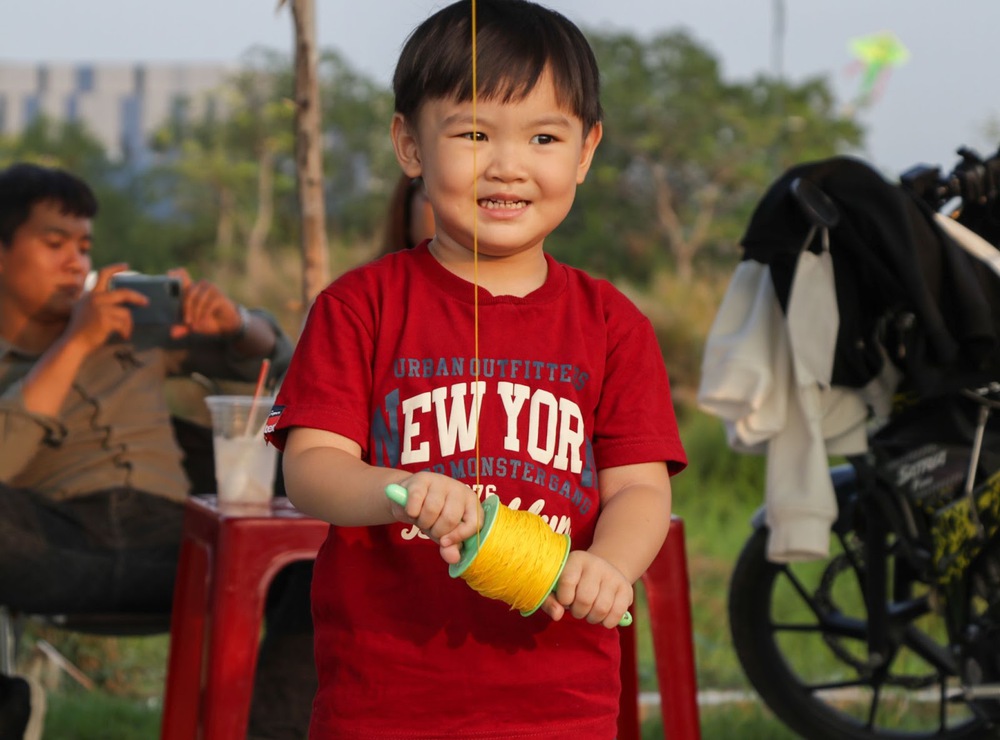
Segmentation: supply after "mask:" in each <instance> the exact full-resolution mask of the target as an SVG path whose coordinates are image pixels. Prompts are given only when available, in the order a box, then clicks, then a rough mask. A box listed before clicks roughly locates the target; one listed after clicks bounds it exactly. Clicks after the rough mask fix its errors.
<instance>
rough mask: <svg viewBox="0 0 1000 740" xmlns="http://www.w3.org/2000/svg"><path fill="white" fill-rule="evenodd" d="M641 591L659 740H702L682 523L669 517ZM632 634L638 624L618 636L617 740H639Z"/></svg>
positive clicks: (637, 679) (637, 692) (637, 700)
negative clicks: (659, 720)
mask: <svg viewBox="0 0 1000 740" xmlns="http://www.w3.org/2000/svg"><path fill="white" fill-rule="evenodd" d="M642 585H643V587H644V589H645V591H646V601H647V603H648V605H649V620H650V627H651V628H652V634H653V655H654V657H655V659H656V677H657V682H658V683H659V686H660V709H661V712H662V715H663V735H664V737H665V738H666V740H701V727H700V725H699V720H698V680H697V676H696V674H695V659H694V638H693V631H692V625H691V591H690V588H691V585H690V581H689V580H688V569H687V556H686V554H685V548H684V521H683V520H682V519H681V518H680V517H678V516H673V517H671V519H670V534H669V535H668V536H667V541H666V542H665V543H664V545H663V547H662V548H661V549H660V552H659V553H658V554H657V556H656V558H655V559H654V560H653V562H652V564H650V566H649V569H648V570H647V571H646V572H645V574H643V576H642ZM633 614H634V612H633ZM635 629H636V624H635V623H633V624H632V626H631V627H628V628H624V629H621V630H620V634H621V645H622V662H621V679H622V700H621V709H620V710H619V715H618V738H619V740H639V738H640V737H641V732H640V726H639V725H640V723H639V674H638V667H637V660H636V647H635Z"/></svg>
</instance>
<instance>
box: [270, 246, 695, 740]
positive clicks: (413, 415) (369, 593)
mask: <svg viewBox="0 0 1000 740" xmlns="http://www.w3.org/2000/svg"><path fill="white" fill-rule="evenodd" d="M547 262H548V275H547V279H546V281H545V284H544V285H543V286H542V287H540V288H539V289H538V290H536V291H534V292H533V293H531V294H529V295H527V296H525V297H523V298H516V297H512V296H498V297H494V296H492V295H490V294H489V293H487V292H486V291H485V290H483V289H481V288H480V289H479V358H480V359H479V363H478V364H479V368H478V369H479V373H478V375H479V380H478V382H479V383H480V384H481V385H480V391H479V396H480V398H481V414H480V419H479V425H478V426H479V434H480V453H479V457H478V461H479V463H478V464H479V482H480V484H481V485H482V488H483V490H482V491H480V496H481V497H483V496H485V495H489V494H496V495H498V496H499V497H500V500H501V501H502V502H503V503H505V504H507V505H508V506H510V507H511V508H515V509H530V510H531V511H534V512H535V513H538V514H540V515H541V516H543V517H545V518H546V520H547V521H548V522H549V523H550V525H551V526H553V528H554V529H555V530H556V531H558V532H565V533H567V534H569V535H571V537H572V543H573V548H574V549H585V548H587V547H588V546H589V545H590V543H591V540H592V538H593V533H594V525H595V522H596V519H597V515H598V510H599V497H598V491H597V470H598V469H602V468H607V467H615V466H619V465H626V464H633V463H641V462H650V461H666V462H667V464H668V465H669V468H670V471H671V473H676V472H678V471H679V470H681V469H682V468H683V467H684V465H685V462H686V461H685V457H684V451H683V449H682V447H681V442H680V439H679V438H678V434H677V425H676V421H675V418H674V413H673V408H672V404H671V400H670V388H669V384H668V381H667V374H666V370H665V368H664V366H663V359H662V356H661V353H660V350H659V347H658V346H657V343H656V338H655V336H654V334H653V329H652V326H651V324H650V322H649V321H648V320H647V319H646V318H645V317H644V316H643V315H642V314H641V313H640V312H639V311H638V310H637V309H636V308H635V306H634V305H633V304H632V303H631V302H630V301H629V300H628V299H627V298H626V297H625V296H623V295H622V294H621V293H620V292H619V291H618V290H616V289H615V288H614V287H613V286H612V285H611V284H610V283H608V282H606V281H601V280H595V279H593V278H591V277H589V276H587V275H586V274H585V273H583V272H581V271H579V270H575V269H572V268H569V267H567V266H565V265H562V264H559V263H558V262H556V261H555V260H553V259H552V258H551V257H547ZM473 305H474V301H473V285H472V284H470V283H468V282H466V281H464V280H462V279H461V278H459V277H457V276H455V275H453V274H451V273H450V272H448V271H447V270H445V269H444V268H443V267H442V266H441V265H440V264H439V263H438V262H437V260H436V259H435V258H434V257H433V256H432V255H431V254H430V252H429V251H428V249H427V247H426V244H424V245H421V246H419V247H417V248H416V249H413V250H409V251H406V252H399V253H395V254H391V255H388V256H387V257H384V258H382V259H379V260H377V261H375V262H373V263H371V264H368V265H365V266H363V267H361V268H359V269H356V270H354V271H352V272H350V273H348V274H346V275H344V276H343V277H341V278H340V279H338V280H337V281H335V282H334V283H333V284H332V285H331V286H329V287H328V288H327V289H326V290H325V291H323V293H321V294H320V295H319V297H318V298H317V300H316V303H315V305H314V306H313V308H312V310H311V312H310V315H309V319H308V321H307V323H306V326H305V329H304V331H303V334H302V337H301V339H300V340H299V343H298V346H297V348H296V352H295V355H294V357H293V359H292V363H291V366H290V368H289V371H288V375H287V376H286V378H285V380H284V383H283V385H282V387H281V391H280V392H279V394H278V399H277V403H276V406H275V413H274V414H272V418H273V419H275V424H274V431H272V432H271V433H270V434H269V438H270V440H271V441H272V442H274V443H275V444H277V445H279V446H280V445H281V444H282V443H283V441H284V434H285V433H286V432H287V429H288V428H290V427H295V426H302V427H311V428H316V429H325V430H329V431H332V432H336V433H338V434H341V435H343V436H346V437H349V438H350V439H353V440H355V441H356V442H357V443H358V444H359V445H361V448H362V455H363V457H364V459H365V460H366V461H368V462H369V463H371V464H373V465H380V466H389V467H396V468H402V469H406V470H411V471H414V472H416V471H419V470H434V471H437V472H440V473H444V474H446V475H449V476H451V477H453V478H456V479H458V480H462V481H465V482H467V483H469V485H470V486H474V485H475V484H476V466H477V455H476V447H475V436H476V435H475V432H476V421H475V417H474V415H473V413H472V412H473V410H474V406H475V404H474V399H475V397H476V396H475V389H474V388H473V384H474V383H475V382H476V379H475V377H474V375H475V374H476V364H477V362H476V353H475V343H474V330H473V325H474V311H473ZM312 600H313V617H314V622H315V629H316V663H317V670H318V673H319V686H320V687H319V692H318V694H317V697H316V701H315V704H314V708H313V718H312V728H311V735H310V737H311V738H314V739H315V740H320V739H322V740H330V739H331V738H373V739H374V738H378V739H379V740H385V739H386V738H432V737H434V738H443V737H450V738H527V737H536V738H546V740H553V739H554V738H566V739H567V740H569V739H572V740H581V738H604V739H605V740H606V739H607V738H612V737H614V736H615V733H616V728H615V723H616V717H617V714H618V702H619V694H620V690H621V687H620V684H619V678H618V662H619V644H618V632H617V630H608V629H605V628H604V627H601V626H595V625H591V624H588V623H586V622H585V621H581V620H576V619H573V618H572V617H571V616H569V615H567V616H566V617H565V618H564V619H563V620H562V621H560V622H553V621H552V620H551V619H550V618H549V617H548V616H547V615H545V614H544V613H542V612H541V611H539V612H536V613H535V614H534V615H532V616H530V617H522V616H521V615H520V614H519V613H518V612H517V611H512V610H511V609H510V607H508V606H507V605H506V604H504V603H502V602H500V601H496V600H491V599H488V598H486V597H484V596H482V595H480V594H478V593H477V592H475V591H474V590H473V589H472V588H470V587H469V586H468V585H467V584H466V583H465V582H464V581H462V580H461V579H452V578H451V577H450V576H449V575H448V569H447V565H446V564H445V563H444V561H442V560H441V558H440V556H439V554H438V548H437V545H435V544H434V543H433V542H431V541H430V540H428V539H426V538H424V537H423V536H422V535H420V534H419V533H417V532H416V531H415V528H411V527H408V526H404V525H402V524H393V525H387V526H378V527H331V528H330V534H329V536H328V538H327V540H326V543H325V544H324V545H323V548H322V550H321V551H320V553H319V557H318V558H317V561H316V566H315V570H314V576H313V588H312Z"/></svg>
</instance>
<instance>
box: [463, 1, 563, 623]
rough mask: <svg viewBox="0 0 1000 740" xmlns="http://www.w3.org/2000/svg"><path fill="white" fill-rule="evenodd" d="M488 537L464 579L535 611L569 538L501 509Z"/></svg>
mask: <svg viewBox="0 0 1000 740" xmlns="http://www.w3.org/2000/svg"><path fill="white" fill-rule="evenodd" d="M471 3H472V213H473V219H472V289H473V302H472V313H473V343H474V345H475V346H474V354H475V362H476V370H475V372H474V373H473V380H474V387H475V389H476V390H475V397H474V403H475V414H476V491H477V492H480V495H481V492H482V490H483V489H482V484H481V482H480V472H479V471H480V459H481V452H480V437H479V413H480V409H481V401H482V399H481V398H480V390H479V375H480V356H479V213H478V208H479V176H478V173H479V167H478V162H477V158H476V153H477V150H478V148H479V147H478V141H479V137H478V130H479V128H478V118H477V111H476V104H477V101H478V97H479V95H478V74H477V49H476V26H477V22H476V0H471ZM496 512H497V513H496V521H494V523H493V526H492V528H491V529H490V533H489V536H488V537H486V538H485V539H482V538H481V537H480V534H481V532H482V524H481V526H480V528H479V529H478V530H477V531H476V550H477V553H476V556H475V558H473V560H472V562H471V563H470V564H469V565H468V567H467V568H466V570H465V572H463V573H462V578H463V579H464V580H465V582H466V583H468V585H469V586H470V587H471V588H472V589H473V590H475V591H477V592H478V593H480V594H482V595H483V596H486V597H488V598H491V599H499V600H500V601H503V602H504V603H506V604H509V605H510V606H511V607H513V608H516V609H518V610H520V611H522V612H528V611H533V610H534V609H536V608H537V607H538V606H539V605H540V603H541V602H542V600H543V599H544V598H545V597H546V596H547V595H548V594H549V592H550V591H551V590H552V589H553V587H554V586H555V583H556V580H557V579H558V578H559V574H560V572H561V571H562V565H563V562H564V560H565V556H566V550H567V548H568V547H569V538H567V537H566V536H564V535H559V534H556V533H555V532H554V531H553V530H552V529H551V528H550V527H549V526H548V524H546V523H545V520H544V519H542V518H541V517H540V516H538V515H537V514H534V513H532V512H528V511H514V510H513V509H510V508H508V507H506V506H503V505H500V506H498V507H497V509H496Z"/></svg>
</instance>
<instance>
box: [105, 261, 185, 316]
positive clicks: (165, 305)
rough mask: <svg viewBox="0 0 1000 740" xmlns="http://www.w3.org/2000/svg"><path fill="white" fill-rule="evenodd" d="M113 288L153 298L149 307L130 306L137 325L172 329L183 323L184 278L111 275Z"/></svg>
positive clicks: (132, 273)
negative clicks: (182, 283) (173, 326)
mask: <svg viewBox="0 0 1000 740" xmlns="http://www.w3.org/2000/svg"><path fill="white" fill-rule="evenodd" d="M109 285H110V288H111V289H112V290H114V289H116V288H128V289H129V290H134V291H136V292H137V293H142V294H143V295H144V296H146V297H147V298H149V303H148V304H147V305H145V306H137V305H130V306H129V308H130V309H131V311H132V322H133V323H134V324H135V325H136V326H172V325H174V324H179V323H180V322H181V280H180V278H176V277H171V276H169V275H141V274H139V273H134V272H130V273H124V272H119V273H116V274H114V275H112V276H111V282H110V283H109Z"/></svg>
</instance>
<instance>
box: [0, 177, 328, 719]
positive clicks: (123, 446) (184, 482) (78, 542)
mask: <svg viewBox="0 0 1000 740" xmlns="http://www.w3.org/2000/svg"><path fill="white" fill-rule="evenodd" d="M97 211H98V203H97V201H96V199H95V197H94V194H93V192H92V191H91V189H90V187H89V186H88V185H87V184H86V183H85V182H83V181H82V180H80V179H79V178H77V177H75V176H74V175H72V174H70V173H68V172H65V171H63V170H60V169H53V168H47V167H41V166H37V165H34V164H27V163H18V164H13V165H11V166H9V167H7V168H6V169H4V170H2V171H0V605H3V606H5V607H8V608H10V609H11V610H12V611H15V612H23V613H27V614H32V613H34V614H79V613H152V614H156V613H169V611H170V606H171V600H172V596H173V588H174V574H175V570H176V567H177V557H178V551H179V545H180V538H181V524H182V514H183V505H184V501H185V498H186V497H187V496H188V495H189V494H190V493H191V490H190V489H191V485H190V482H189V479H188V478H187V476H186V475H185V470H184V467H183V464H182V459H183V452H182V450H181V448H180V447H179V446H178V444H177V441H176V439H175V437H174V435H173V431H172V425H171V410H170V408H169V407H168V399H167V397H166V391H165V381H166V380H167V378H168V377H170V376H174V375H189V374H191V373H195V372H198V373H201V374H203V375H205V376H207V377H209V378H213V379H230V380H242V381H248V382H253V381H255V380H256V379H257V377H258V374H259V371H260V368H261V365H262V361H263V360H264V359H265V358H267V359H269V360H270V363H271V369H270V373H271V376H272V379H277V378H278V377H280V376H281V375H282V374H283V373H284V372H285V370H286V368H287V366H288V361H289V358H290V356H291V352H292V345H291V342H290V341H289V339H288V337H286V336H285V334H284V333H283V332H282V331H281V329H280V328H279V326H278V324H277V323H276V322H275V321H274V319H273V318H272V317H271V316H270V315H268V314H267V313H266V312H264V311H262V310H248V309H246V308H244V307H243V306H241V305H239V304H238V303H236V302H235V301H233V300H232V299H231V298H229V297H228V296H226V295H225V293H223V291H222V290H220V289H219V287H218V286H216V285H214V284H212V283H210V282H208V281H205V280H197V281H196V280H192V279H191V278H190V276H189V275H188V274H187V272H186V271H184V270H183V269H177V270H172V271H170V273H169V274H171V275H173V276H174V277H176V278H177V279H178V280H179V281H180V284H181V296H180V298H181V309H182V310H181V321H180V323H178V324H176V325H174V326H172V327H170V329H169V337H166V338H165V341H164V343H163V344H162V345H155V346H147V344H146V343H145V342H144V343H142V344H141V346H140V344H139V343H137V342H136V341H135V340H136V339H138V338H140V337H139V336H138V333H137V331H136V328H135V326H134V325H133V323H132V311H131V307H133V306H141V305H144V304H145V303H147V301H148V299H147V298H146V297H145V296H144V295H143V294H141V293H139V292H136V291H134V290H129V289H125V288H119V289H115V288H113V287H112V285H111V283H112V277H113V276H114V275H116V274H118V273H120V272H122V271H124V270H126V268H127V265H125V264H116V265H109V266H106V267H103V268H102V269H100V270H98V271H97V277H96V283H95V284H94V285H93V288H92V289H90V290H86V289H85V287H84V286H85V281H86V279H87V276H88V273H90V271H91V268H92V260H93V253H92V250H95V249H96V250H99V245H95V244H93V243H92V235H91V225H92V221H93V219H94V217H95V216H96V215H97ZM302 669H303V670H312V664H311V661H310V662H309V664H308V665H307V666H302ZM26 702H30V704H27V705H26ZM306 702H308V697H307V698H306ZM39 708H40V707H38V706H37V702H31V701H30V699H29V698H28V694H27V686H26V685H25V684H24V681H23V679H21V678H17V677H11V676H0V729H3V731H4V732H5V733H6V734H4V735H3V737H4V738H7V737H14V738H17V737H20V735H21V733H23V732H24V731H26V728H27V725H28V718H29V717H31V715H32V714H33V713H34V714H36V715H37V714H38V710H39ZM306 711H307V712H308V709H307V710H306ZM306 716H307V717H308V714H307V715H306ZM22 720H23V722H22ZM32 721H35V722H36V724H37V718H33V719H32ZM21 724H23V725H24V727H19V726H20V725H21Z"/></svg>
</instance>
